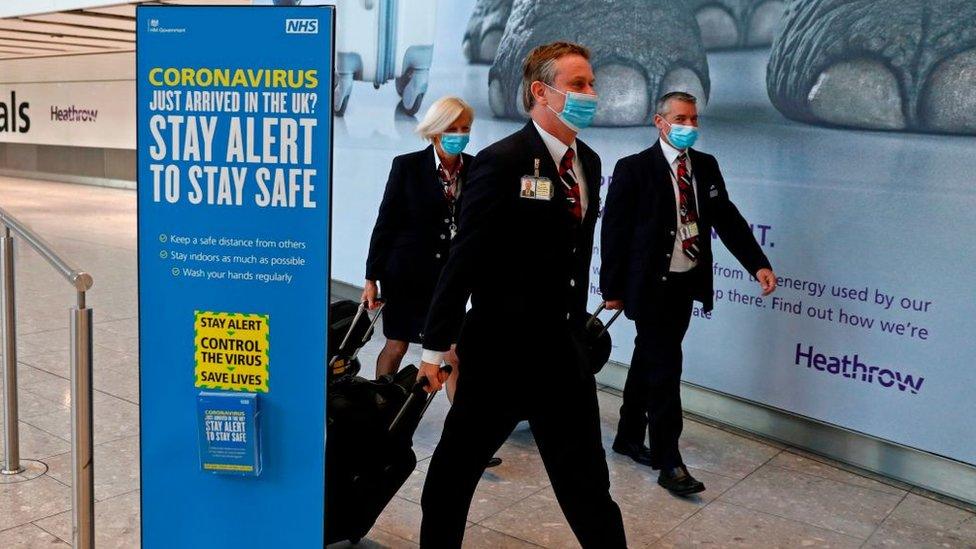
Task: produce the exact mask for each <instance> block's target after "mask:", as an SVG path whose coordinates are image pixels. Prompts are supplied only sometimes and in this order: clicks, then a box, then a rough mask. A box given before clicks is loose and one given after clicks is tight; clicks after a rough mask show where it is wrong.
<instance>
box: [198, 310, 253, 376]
mask: <svg viewBox="0 0 976 549" xmlns="http://www.w3.org/2000/svg"><path fill="white" fill-rule="evenodd" d="M193 331H194V338H193V343H194V347H195V349H196V351H195V353H194V362H195V363H196V368H195V369H194V375H195V376H196V382H195V384H194V385H195V386H196V387H201V388H204V389H222V390H225V391H247V392H252V393H253V392H259V393H267V392H268V356H269V355H268V348H269V346H270V343H271V339H270V336H269V331H268V315H261V314H250V313H217V312H212V311H196V312H195V319H194V323H193Z"/></svg>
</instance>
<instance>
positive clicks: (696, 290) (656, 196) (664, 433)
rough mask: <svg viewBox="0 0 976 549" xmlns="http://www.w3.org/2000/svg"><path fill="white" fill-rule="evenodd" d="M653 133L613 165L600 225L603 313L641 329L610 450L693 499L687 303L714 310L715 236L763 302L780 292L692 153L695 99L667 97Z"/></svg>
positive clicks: (716, 174) (711, 163)
mask: <svg viewBox="0 0 976 549" xmlns="http://www.w3.org/2000/svg"><path fill="white" fill-rule="evenodd" d="M654 124H655V126H657V128H658V130H659V133H660V137H659V139H658V140H657V141H656V142H655V143H654V145H653V146H651V147H650V148H648V149H645V150H643V151H641V152H639V153H637V154H635V155H632V156H628V157H626V158H622V159H620V161H619V162H617V166H616V167H615V168H614V171H613V179H612V181H611V184H610V188H609V191H608V193H607V204H606V211H605V212H604V215H603V229H602V233H601V253H602V256H601V257H602V265H601V267H600V289H601V291H602V293H603V298H604V300H606V302H607V308H609V309H621V308H623V309H624V312H625V314H626V315H627V317H628V318H630V319H632V320H634V322H635V325H636V327H637V339H636V341H635V342H634V356H633V359H632V360H631V364H630V371H629V372H628V373H627V382H626V384H625V386H624V399H623V405H622V406H621V408H620V423H619V424H618V428H617V436H616V439H615V440H614V444H613V449H614V451H616V452H618V453H621V454H625V455H628V456H630V457H631V458H632V459H634V461H637V462H638V463H642V464H644V465H649V466H651V467H653V468H654V469H660V470H661V473H660V475H659V477H658V484H660V485H661V486H663V487H665V488H667V489H668V490H670V491H672V492H674V493H676V494H679V495H689V494H694V493H697V492H701V491H702V490H704V489H705V486H704V484H702V483H701V482H699V481H698V480H696V479H695V478H694V477H692V476H691V475H690V474H689V473H688V469H687V468H686V467H685V465H684V462H683V461H682V459H681V453H680V452H679V451H678V437H679V436H680V435H681V429H682V417H681V397H680V382H681V356H682V355H681V340H682V339H683V338H684V335H685V331H687V329H688V324H689V322H690V320H691V312H692V301H695V300H697V301H699V302H701V303H702V304H703V307H704V309H705V311H710V310H711V309H712V269H711V265H712V249H711V242H712V238H711V236H712V228H713V227H714V228H715V231H716V232H717V233H718V236H719V238H721V239H722V242H723V243H725V245H726V246H727V247H728V248H729V250H730V251H731V252H732V254H733V255H734V256H735V257H736V259H738V260H739V262H740V263H741V264H742V265H743V266H744V267H745V268H746V269H748V271H749V272H750V273H751V274H753V275H754V276H755V277H756V279H757V280H758V281H759V284H760V286H761V288H762V291H763V295H766V294H769V293H771V292H772V291H773V290H774V289H775V288H776V276H775V275H774V274H773V271H772V269H771V268H770V264H769V260H768V259H766V255H765V254H764V253H763V251H762V249H761V248H760V247H759V244H758V243H757V242H756V239H755V238H754V237H753V234H752V229H751V228H750V227H749V225H748V224H747V223H746V221H745V219H743V217H742V215H741V214H740V213H739V210H738V209H737V208H736V207H735V205H734V204H732V201H731V200H729V194H728V192H727V191H726V189H725V181H724V180H723V179H722V173H721V172H720V171H719V168H718V163H717V162H716V160H715V158H714V157H713V156H711V155H708V154H705V153H702V152H699V151H696V150H694V149H692V148H691V146H692V145H693V144H694V141H695V139H696V138H697V135H698V109H697V107H696V100H695V97H693V96H691V95H689V94H687V93H682V92H672V93H669V94H667V95H665V96H664V97H662V98H661V99H660V100H658V103H657V114H656V115H655V116H654ZM645 433H648V434H649V438H650V447H647V446H645V444H644V436H645Z"/></svg>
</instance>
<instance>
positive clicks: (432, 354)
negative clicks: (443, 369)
mask: <svg viewBox="0 0 976 549" xmlns="http://www.w3.org/2000/svg"><path fill="white" fill-rule="evenodd" d="M420 360H422V361H424V362H426V363H428V364H436V365H438V366H440V365H441V363H442V362H444V353H443V352H442V351H431V350H430V349H424V352H423V354H422V355H421V356H420Z"/></svg>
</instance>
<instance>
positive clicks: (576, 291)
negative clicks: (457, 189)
mask: <svg viewBox="0 0 976 549" xmlns="http://www.w3.org/2000/svg"><path fill="white" fill-rule="evenodd" d="M593 83H594V81H593V70H592V68H591V67H590V63H589V51H588V50H586V49H585V48H583V47H581V46H578V45H576V44H570V43H565V42H557V43H553V44H548V45H545V46H540V47H538V48H536V49H535V50H533V51H532V52H531V53H530V54H529V56H528V58H527V59H526V61H525V64H524V66H523V89H524V94H523V97H522V100H523V104H524V106H525V108H526V110H527V111H528V112H529V114H530V116H531V118H532V121H530V122H529V123H528V124H526V125H525V127H524V128H522V129H521V130H519V131H517V132H516V133H514V134H512V135H510V136H508V137H506V138H504V139H502V140H501V141H499V142H497V143H495V144H493V145H491V146H489V147H487V148H486V149H485V150H483V151H482V152H481V153H480V154H478V156H477V157H476V158H475V160H474V162H473V164H472V166H471V169H470V172H469V178H468V186H467V188H466V189H465V198H464V203H463V205H462V208H461V217H460V227H459V232H458V235H457V238H456V239H455V241H454V243H453V244H452V247H451V254H450V256H449V257H448V260H447V264H446V265H445V266H444V271H443V272H442V274H441V278H440V281H439V282H438V285H437V289H436V290H435V292H434V300H433V303H432V304H431V309H430V312H429V314H428V318H427V328H426V329H425V331H424V358H423V361H422V363H421V368H420V376H421V377H422V378H426V379H427V380H429V382H430V386H429V388H428V389H429V390H431V391H435V390H437V389H438V388H439V387H440V386H441V383H442V382H443V381H444V378H445V376H444V374H443V373H440V372H439V369H438V368H439V366H440V364H441V359H442V354H443V352H445V351H447V350H448V349H449V347H450V345H451V342H452V341H454V336H455V334H456V333H457V331H458V327H459V326H461V323H462V319H463V322H464V324H463V328H461V331H460V336H459V337H458V339H457V353H458V358H459V359H460V364H461V372H462V373H461V375H460V377H459V379H458V385H457V389H456V392H455V395H454V403H453V405H452V407H451V410H450V412H449V413H448V416H447V419H446V421H445V424H444V432H443V434H442V435H441V440H440V442H439V443H438V445H437V449H436V450H435V451H434V455H433V457H432V458H431V463H430V468H429V470H428V473H427V481H426V484H425V486H424V494H423V499H422V506H423V513H424V516H423V524H422V526H421V533H420V544H421V546H422V547H434V548H441V547H452V548H453V547H460V546H461V540H462V538H463V536H464V528H465V520H466V518H467V514H468V507H469V505H470V503H471V497H472V495H473V493H474V490H475V488H476V486H477V484H478V481H479V479H480V478H481V475H482V473H483V471H484V469H485V464H486V463H487V461H488V459H489V458H491V457H492V455H494V453H495V451H496V450H498V448H499V447H500V446H501V445H502V443H503V442H504V441H505V440H506V439H507V438H508V436H509V434H510V433H511V432H512V430H513V429H514V428H515V426H516V424H517V423H518V422H519V421H521V420H523V419H528V421H529V424H530V426H531V428H532V433H533V435H534V436H535V439H536V443H537V444H538V447H539V452H540V454H541V455H542V459H543V462H544V463H545V467H546V471H547V473H548V474H549V478H550V480H551V481H552V487H553V490H554V491H555V493H556V498H557V499H558V500H559V504H560V506H561V507H562V510H563V512H564V513H565V515H566V518H567V520H568V522H569V524H570V526H571V527H572V529H573V532H574V533H575V534H576V537H577V539H578V540H579V542H580V544H581V545H582V546H583V547H586V548H591V547H593V548H595V547H599V548H608V549H609V548H619V547H625V546H626V542H625V539H624V530H623V521H622V519H621V515H620V509H619V508H618V507H617V505H616V503H614V501H613V499H612V498H611V497H610V492H609V488H610V481H609V474H608V471H607V464H606V455H605V454H604V451H603V447H602V444H601V437H600V414H599V408H598V405H597V399H596V385H595V382H594V379H593V374H592V372H591V370H590V368H589V367H588V366H587V363H586V360H585V357H584V354H583V348H582V346H581V343H580V339H579V336H580V333H581V329H582V325H583V322H584V320H585V318H586V297H587V288H588V279H589V276H588V273H589V265H590V255H591V253H592V246H593V232H594V228H595V225H596V218H597V215H598V213H599V211H600V206H599V200H600V199H599V189H600V159H599V157H598V156H597V155H596V153H595V152H593V150H592V149H590V148H589V147H588V146H586V144H585V143H583V142H581V141H578V140H576V133H577V132H578V131H579V129H582V128H584V127H586V126H587V125H589V122H590V121H591V120H592V115H593V112H595V110H596V97H595V95H594V91H593ZM526 178H529V179H528V181H530V182H531V186H532V188H534V190H535V192H534V193H530V194H531V196H522V188H523V183H522V181H523V180H526ZM526 237H528V238H526ZM526 281H528V283H526ZM469 295H470V296H471V304H472V307H471V310H470V311H469V312H468V313H467V314H466V315H465V311H464V309H465V303H466V301H467V299H468V296H469Z"/></svg>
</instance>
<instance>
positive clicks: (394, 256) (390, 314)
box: [362, 97, 474, 392]
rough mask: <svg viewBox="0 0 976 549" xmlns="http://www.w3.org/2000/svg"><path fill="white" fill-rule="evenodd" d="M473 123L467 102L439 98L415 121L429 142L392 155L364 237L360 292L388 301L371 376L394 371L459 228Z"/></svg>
mask: <svg viewBox="0 0 976 549" xmlns="http://www.w3.org/2000/svg"><path fill="white" fill-rule="evenodd" d="M473 122H474V109H472V108H471V106H470V105H468V104H467V103H465V102H464V101H463V100H461V99H460V98H457V97H442V98H441V99H438V100H437V101H435V102H434V104H433V105H431V106H430V109H428V110H427V114H426V115H424V118H423V120H421V121H420V124H418V125H417V130H416V131H417V134H418V135H420V137H421V138H423V139H425V140H426V141H428V142H430V145H429V146H428V147H427V148H425V149H423V150H420V151H417V152H412V153H408V154H404V155H401V156H398V157H396V158H394V159H393V167H392V168H391V169H390V178H389V180H388V181H387V183H386V192H385V193H384V195H383V202H382V203H381V204H380V211H379V215H378V216H377V218H376V226H375V227H374V228H373V236H372V239H371V240H370V243H369V256H368V259H367V260H366V284H365V286H366V288H365V290H364V291H363V296H362V299H363V301H368V302H369V307H370V309H375V308H376V307H378V306H379V304H378V302H377V297H378V296H380V295H382V298H383V301H384V302H385V303H386V307H385V308H384V309H383V335H384V336H386V346H384V347H383V350H382V351H381V352H380V355H379V358H377V360H376V377H377V378H378V377H380V376H383V375H386V374H393V373H395V372H396V371H397V370H398V369H399V368H400V362H401V361H402V360H403V356H404V355H405V354H406V352H407V348H408V347H409V345H410V344H411V343H420V341H421V337H422V335H423V334H422V333H421V332H422V330H423V328H424V321H425V320H426V318H427V308H428V306H429V305H430V300H431V297H432V294H433V291H434V285H435V284H436V283H437V277H438V276H439V275H440V271H441V267H443V265H444V262H445V261H446V260H447V254H448V252H449V250H450V246H451V239H452V238H453V236H454V234H455V232H456V231H457V214H458V211H459V208H460V201H461V199H462V198H461V196H462V189H463V187H464V178H465V175H466V173H467V168H468V166H469V165H470V164H471V160H472V157H471V155H468V154H464V153H463V152H462V151H463V150H464V148H465V146H466V145H467V143H468V136H469V134H470V132H471V124H472V123H473ZM381 291H382V294H381ZM448 362H453V363H455V364H456V359H455V358H454V357H453V356H451V357H448ZM450 392H453V391H450Z"/></svg>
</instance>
